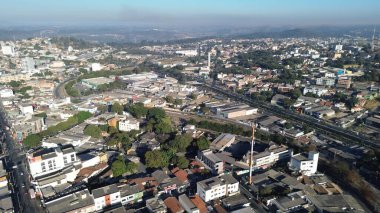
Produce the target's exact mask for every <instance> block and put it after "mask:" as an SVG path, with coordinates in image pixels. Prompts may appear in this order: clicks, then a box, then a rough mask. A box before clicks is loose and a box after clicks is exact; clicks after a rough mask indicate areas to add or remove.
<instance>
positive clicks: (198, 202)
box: [190, 195, 208, 213]
mask: <svg viewBox="0 0 380 213" xmlns="http://www.w3.org/2000/svg"><path fill="white" fill-rule="evenodd" d="M190 200H191V202H193V203H194V205H195V206H196V207H197V208H198V209H199V213H207V212H208V211H207V207H206V204H205V202H203V200H202V199H201V198H200V197H199V196H198V195H195V196H194V197H191V198H190Z"/></svg>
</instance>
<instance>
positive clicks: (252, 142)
mask: <svg viewBox="0 0 380 213" xmlns="http://www.w3.org/2000/svg"><path fill="white" fill-rule="evenodd" d="M254 145H255V123H252V141H251V154H250V156H249V157H250V159H249V185H252V167H253V146H254Z"/></svg>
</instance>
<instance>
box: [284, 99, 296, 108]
mask: <svg viewBox="0 0 380 213" xmlns="http://www.w3.org/2000/svg"><path fill="white" fill-rule="evenodd" d="M293 104H294V100H292V99H290V98H284V107H285V108H287V109H290V108H291V107H292V106H293Z"/></svg>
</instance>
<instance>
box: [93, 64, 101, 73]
mask: <svg viewBox="0 0 380 213" xmlns="http://www.w3.org/2000/svg"><path fill="white" fill-rule="evenodd" d="M102 69H103V66H102V65H101V64H99V63H92V64H91V70H92V71H93V72H96V71H100V70H102Z"/></svg>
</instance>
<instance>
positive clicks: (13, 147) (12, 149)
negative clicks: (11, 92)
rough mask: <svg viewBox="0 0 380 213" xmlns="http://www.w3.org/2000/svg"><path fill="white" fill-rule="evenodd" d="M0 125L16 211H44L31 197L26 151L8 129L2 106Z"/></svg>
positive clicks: (6, 166)
mask: <svg viewBox="0 0 380 213" xmlns="http://www.w3.org/2000/svg"><path fill="white" fill-rule="evenodd" d="M0 107H1V106H0ZM0 126H1V129H2V130H1V132H2V133H1V134H2V135H4V137H3V141H2V147H3V154H2V157H3V159H4V163H5V168H6V170H7V172H8V174H9V176H8V178H9V182H10V183H11V184H10V185H11V190H12V200H13V206H14V209H15V212H28V213H29V212H31V213H33V212H44V210H43V209H42V207H41V205H40V202H39V201H38V200H36V199H32V198H31V197H30V194H29V188H30V187H31V184H30V179H29V173H28V170H27V168H26V163H25V160H26V158H25V151H24V150H23V147H22V146H21V145H20V144H19V143H18V142H15V141H14V140H13V138H12V136H11V134H10V132H9V131H8V130H6V127H7V126H8V122H7V118H6V116H5V113H4V112H3V110H2V108H0Z"/></svg>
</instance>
